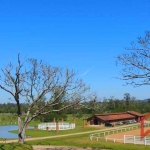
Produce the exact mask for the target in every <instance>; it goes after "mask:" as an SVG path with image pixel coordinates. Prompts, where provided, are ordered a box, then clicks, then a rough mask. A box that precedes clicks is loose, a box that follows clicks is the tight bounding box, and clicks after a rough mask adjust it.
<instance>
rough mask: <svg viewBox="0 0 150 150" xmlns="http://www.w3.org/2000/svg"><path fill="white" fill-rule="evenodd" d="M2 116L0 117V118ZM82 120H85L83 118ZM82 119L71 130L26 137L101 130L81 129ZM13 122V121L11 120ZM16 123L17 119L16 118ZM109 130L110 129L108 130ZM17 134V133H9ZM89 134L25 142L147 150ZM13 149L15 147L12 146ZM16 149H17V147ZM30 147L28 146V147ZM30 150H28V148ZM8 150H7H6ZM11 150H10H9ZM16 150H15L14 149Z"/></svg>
mask: <svg viewBox="0 0 150 150" xmlns="http://www.w3.org/2000/svg"><path fill="white" fill-rule="evenodd" d="M1 117H2V116H1V115H0V118H1ZM6 117H7V118H6V119H5V121H6V122H7V121H9V117H10V116H6ZM83 118H86V116H84V117H83ZM83 118H80V119H77V120H76V128H75V129H72V130H65V131H59V132H56V131H41V130H27V131H26V135H30V136H31V137H42V136H54V135H64V134H71V133H72V134H73V133H78V132H86V131H93V132H94V131H95V130H98V129H103V128H102V127H86V128H83ZM13 121H15V120H13ZM16 121H17V118H16ZM67 122H69V123H73V117H72V116H71V115H70V116H68V120H67ZM38 123H39V122H35V121H34V122H32V123H31V124H30V125H33V126H34V125H38ZM109 129H110V128H109ZM11 132H15V133H17V131H11ZM89 135H90V134H82V135H72V136H68V137H58V138H51V139H45V140H36V141H27V142H26V143H27V144H28V145H57V146H75V147H82V148H87V147H91V148H99V149H100V148H101V149H109V150H110V149H111V150H148V149H149V146H144V145H134V144H122V143H113V142H112V141H109V142H105V141H104V139H99V141H96V140H92V141H91V140H90V139H89ZM7 145H8V146H10V145H9V144H0V147H1V146H2V147H3V146H4V147H6V148H5V149H4V148H3V150H7V149H8V148H7ZM14 147H15V145H14ZM16 147H19V146H18V145H17V146H16ZM29 147H30V146H29ZM29 149H30V148H29ZM8 150H9V149H8ZM10 150H11V149H10ZM16 150H17V149H16ZM20 150H22V149H20Z"/></svg>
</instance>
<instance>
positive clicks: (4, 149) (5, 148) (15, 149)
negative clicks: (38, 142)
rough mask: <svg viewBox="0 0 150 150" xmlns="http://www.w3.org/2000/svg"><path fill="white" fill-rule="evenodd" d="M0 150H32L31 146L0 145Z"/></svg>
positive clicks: (16, 144)
mask: <svg viewBox="0 0 150 150" xmlns="http://www.w3.org/2000/svg"><path fill="white" fill-rule="evenodd" d="M0 150H33V148H32V146H31V145H29V144H18V143H10V144H7V143H6V144H0Z"/></svg>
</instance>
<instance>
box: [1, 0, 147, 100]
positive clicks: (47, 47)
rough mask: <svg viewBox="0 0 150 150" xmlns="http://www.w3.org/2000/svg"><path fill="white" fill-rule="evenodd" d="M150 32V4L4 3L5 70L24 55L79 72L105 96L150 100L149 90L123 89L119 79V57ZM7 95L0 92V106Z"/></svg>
mask: <svg viewBox="0 0 150 150" xmlns="http://www.w3.org/2000/svg"><path fill="white" fill-rule="evenodd" d="M149 28H150V1H149V0H30V1H27V0H1V1H0V52H1V60H0V62H1V63H0V67H4V64H7V62H8V61H10V60H13V61H15V58H16V55H17V52H20V53H21V55H22V56H23V57H25V56H26V57H32V58H37V59H40V60H44V61H46V62H48V63H50V64H51V65H54V66H60V67H66V66H67V67H69V68H70V69H74V70H75V71H77V72H78V76H79V77H81V78H82V79H83V80H84V81H85V82H86V83H87V84H88V85H90V86H91V90H92V91H96V92H97V93H98V95H99V97H100V98H103V97H106V98H109V97H110V96H114V97H115V98H120V99H121V98H123V94H124V93H130V94H131V96H135V97H136V98H137V99H145V98H148V97H150V95H149V87H148V86H144V87H139V88H133V87H132V86H122V85H123V83H124V82H123V81H120V80H117V79H115V78H114V77H116V76H118V75H119V71H120V68H119V67H116V65H115V60H116V59H115V56H116V55H118V54H120V53H123V52H125V50H124V47H126V46H130V42H131V41H133V40H136V38H137V37H138V36H143V35H144V32H145V31H148V30H149ZM8 97H9V96H8V95H7V94H6V93H4V92H2V91H0V102H2V103H3V102H6V101H7V98H8Z"/></svg>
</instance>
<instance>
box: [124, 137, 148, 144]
mask: <svg viewBox="0 0 150 150" xmlns="http://www.w3.org/2000/svg"><path fill="white" fill-rule="evenodd" d="M126 143H133V144H144V145H150V137H147V136H145V137H144V138H142V139H141V136H134V135H124V144H126Z"/></svg>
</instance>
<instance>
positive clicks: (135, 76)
mask: <svg viewBox="0 0 150 150" xmlns="http://www.w3.org/2000/svg"><path fill="white" fill-rule="evenodd" d="M126 49H127V50H128V51H127V52H126V53H124V54H121V55H118V56H117V64H121V65H122V66H123V68H122V71H121V77H119V79H122V80H126V83H127V84H132V85H133V86H135V87H137V86H141V85H149V84H150V31H147V32H145V37H144V38H143V37H138V38H137V42H136V43H135V42H132V43H131V48H126Z"/></svg>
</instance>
